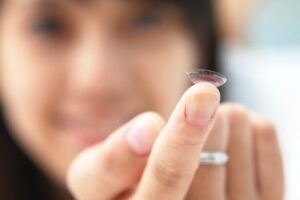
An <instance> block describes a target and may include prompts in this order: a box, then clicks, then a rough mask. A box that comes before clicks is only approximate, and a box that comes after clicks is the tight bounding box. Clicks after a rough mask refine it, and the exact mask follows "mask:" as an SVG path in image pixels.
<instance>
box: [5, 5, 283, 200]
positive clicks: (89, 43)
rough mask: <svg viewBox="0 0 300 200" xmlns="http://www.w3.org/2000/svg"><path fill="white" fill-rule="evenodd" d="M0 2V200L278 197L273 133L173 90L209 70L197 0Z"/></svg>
mask: <svg viewBox="0 0 300 200" xmlns="http://www.w3.org/2000/svg"><path fill="white" fill-rule="evenodd" d="M1 6H2V7H1V8H2V10H1V12H2V15H1V103H2V109H3V116H5V119H6V121H5V122H4V120H3V129H9V134H7V132H8V130H6V131H2V133H1V137H3V139H1V142H2V144H1V148H3V149H2V150H1V154H2V155H1V159H2V160H3V162H2V161H1V185H0V187H1V193H0V195H2V196H0V198H1V199H47V198H49V199H68V198H72V197H71V196H73V197H74V198H76V199H127V198H132V199H205V200H207V199H225V198H227V197H228V199H282V198H283V175H282V163H281V159H280V153H279V148H278V144H277V141H276V135H275V131H274V128H273V126H272V125H271V124H270V123H269V122H266V121H265V120H262V119H260V118H259V117H257V116H256V115H254V114H251V113H252V112H250V111H248V110H247V109H246V108H242V107H241V106H236V105H233V104H226V105H220V106H219V101H220V94H219V92H218V90H217V89H216V87H215V86H213V85H211V84H209V83H200V84H196V85H194V86H192V87H191V88H189V89H188V90H187V88H188V86H189V85H190V83H189V81H188V80H187V78H186V77H185V72H186V71H187V70H190V69H192V68H194V67H195V66H215V64H216V63H214V62H213V61H214V60H215V59H214V55H215V54H214V51H215V49H214V40H213V39H214V38H213V35H214V28H213V26H212V22H213V19H212V15H211V11H212V6H211V2H210V1H204V0H203V1H196V0H195V1H185V2H183V1H175V0H174V1H172V0H170V1H119V0H110V1H105V0H103V1H100V0H99V1H88V0H86V1H75V0H70V1H59V0H26V1H24V0H10V1H7V0H3V1H2V5H1ZM185 90H187V91H186V92H185ZM181 96H182V97H181ZM177 102H178V103H177ZM146 111H151V112H146ZM7 127H9V128H7ZM15 143H17V146H19V147H20V149H19V148H18V147H17V146H16V145H15ZM202 151H223V152H225V151H227V153H228V156H229V162H228V163H227V164H226V165H225V164H224V165H216V166H213V165H201V166H200V167H199V157H200V154H201V152H202ZM38 169H41V171H42V172H40V171H39V170H38ZM43 174H45V176H43ZM275 175H276V177H275ZM2 177H3V178H2Z"/></svg>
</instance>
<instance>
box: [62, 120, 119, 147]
mask: <svg viewBox="0 0 300 200" xmlns="http://www.w3.org/2000/svg"><path fill="white" fill-rule="evenodd" d="M120 121H122V120H121V119H120V118H117V117H108V116H105V117H104V116H101V117H99V118H88V117H82V116H81V117H75V116H74V115H73V116H71V115H64V116H63V117H60V119H59V130H60V131H59V132H61V134H62V135H63V136H64V137H66V139H67V140H68V141H69V142H72V143H73V144H75V145H77V146H78V145H79V146H80V147H87V146H90V145H93V144H96V143H100V142H101V141H103V140H105V138H106V137H107V136H108V135H109V134H110V133H111V132H113V130H114V129H116V128H118V126H120V125H121V123H120Z"/></svg>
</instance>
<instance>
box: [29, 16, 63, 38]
mask: <svg viewBox="0 0 300 200" xmlns="http://www.w3.org/2000/svg"><path fill="white" fill-rule="evenodd" d="M63 28H64V27H63V24H62V22H61V21H59V20H58V19H55V18H41V19H38V20H36V22H34V25H33V32H35V33H42V34H50V35H56V34H61V33H62V32H63Z"/></svg>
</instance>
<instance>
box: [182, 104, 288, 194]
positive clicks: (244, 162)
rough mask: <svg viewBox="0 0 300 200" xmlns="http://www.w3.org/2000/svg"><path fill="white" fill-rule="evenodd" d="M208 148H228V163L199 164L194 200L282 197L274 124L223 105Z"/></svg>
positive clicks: (194, 183) (282, 189)
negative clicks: (220, 164)
mask: <svg viewBox="0 0 300 200" xmlns="http://www.w3.org/2000/svg"><path fill="white" fill-rule="evenodd" d="M204 149H205V150H208V151H209V150H212V151H213V150H221V151H227V153H228V156H229V162H228V163H227V165H226V166H205V165H202V166H200V167H199V169H198V171H197V172H196V174H195V177H194V180H193V183H192V186H191V187H190V190H189V192H188V195H187V196H186V199H191V200H196V199H200V200H202V199H203V200H225V199H228V200H244V199H249V200H283V199H284V176H283V166H282V160H281V155H280V150H279V145H278V141H277V137H276V130H275V128H274V125H273V124H272V123H270V122H269V121H268V120H266V119H263V118H261V117H260V116H258V115H257V114H255V113H253V111H249V110H248V109H246V108H244V107H242V106H239V105H234V104H228V103H226V104H223V105H221V106H220V108H219V110H218V112H217V119H216V122H215V125H214V128H213V130H212V131H211V133H210V135H209V138H208V140H207V142H206V144H205V146H204Z"/></svg>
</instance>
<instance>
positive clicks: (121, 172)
mask: <svg viewBox="0 0 300 200" xmlns="http://www.w3.org/2000/svg"><path fill="white" fill-rule="evenodd" d="M164 123H165V122H164V120H163V119H162V118H161V117H160V116H159V115H157V114H155V113H151V112H148V113H144V114H141V115H139V116H137V117H136V118H134V119H133V120H131V121H130V122H128V123H127V124H125V125H124V126H122V127H121V128H119V129H118V130H116V131H115V132H114V133H113V134H112V135H110V137H108V138H107V140H106V141H105V142H103V143H102V144H99V145H95V146H93V147H90V148H88V149H86V150H84V151H83V152H82V153H80V155H79V156H77V157H76V158H75V160H74V161H73V162H72V164H71V165H70V168H69V170H68V175H67V184H68V187H69V189H70V191H71V193H72V194H73V195H74V196H75V197H76V199H82V200H85V199H89V200H93V199H97V200H98V199H113V198H116V197H117V196H118V195H120V194H121V193H124V192H126V191H127V190H130V188H131V187H133V186H134V185H135V184H136V183H137V182H138V180H139V178H140V176H141V174H142V172H143V170H144V167H145V165H146V161H147V158H148V155H149V152H150V150H151V148H152V145H153V143H154V141H155V139H156V136H157V135H158V133H159V132H160V130H161V129H162V127H163V125H164Z"/></svg>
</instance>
